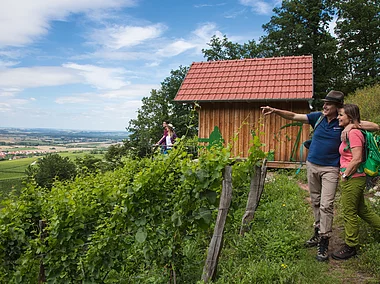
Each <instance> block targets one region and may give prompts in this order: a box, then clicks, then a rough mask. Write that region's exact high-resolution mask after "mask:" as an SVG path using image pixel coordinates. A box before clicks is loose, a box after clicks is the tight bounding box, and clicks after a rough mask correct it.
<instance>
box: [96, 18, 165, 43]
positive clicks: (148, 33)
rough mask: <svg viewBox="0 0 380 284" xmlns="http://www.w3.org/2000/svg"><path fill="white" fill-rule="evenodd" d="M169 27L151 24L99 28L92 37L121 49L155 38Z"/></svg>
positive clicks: (98, 41)
mask: <svg viewBox="0 0 380 284" xmlns="http://www.w3.org/2000/svg"><path fill="white" fill-rule="evenodd" d="M166 29H167V27H166V26H165V25H162V24H156V25H150V26H145V27H143V26H113V27H109V28H106V29H104V30H97V31H95V32H94V33H93V34H92V35H91V38H92V39H93V40H95V42H96V43H98V44H100V45H102V46H106V47H108V48H111V49H121V48H125V47H132V46H136V45H139V44H142V43H143V42H145V41H148V40H151V39H155V38H157V37H159V36H161V34H162V33H163V32H164V31H165V30H166Z"/></svg>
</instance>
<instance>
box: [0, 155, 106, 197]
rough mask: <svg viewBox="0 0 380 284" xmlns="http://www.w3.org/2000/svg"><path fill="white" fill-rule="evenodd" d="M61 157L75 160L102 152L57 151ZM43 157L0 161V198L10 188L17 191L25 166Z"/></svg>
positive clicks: (20, 185) (19, 188) (19, 187)
mask: <svg viewBox="0 0 380 284" xmlns="http://www.w3.org/2000/svg"><path fill="white" fill-rule="evenodd" d="M58 154H59V155H61V156H62V157H68V158H69V159H70V160H72V161H75V159H76V158H84V157H85V156H86V155H91V156H95V157H97V158H103V156H104V155H103V154H90V151H75V152H62V153H58ZM41 158H43V156H40V157H33V158H22V159H17V160H7V161H0V200H1V199H2V198H3V196H5V195H6V194H8V193H9V192H10V191H11V190H13V189H14V190H16V191H19V190H21V187H22V178H23V177H25V176H26V175H25V170H26V168H27V167H28V166H29V165H31V164H32V163H34V162H36V161H37V160H38V159H41Z"/></svg>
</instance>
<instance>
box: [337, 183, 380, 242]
mask: <svg viewBox="0 0 380 284" xmlns="http://www.w3.org/2000/svg"><path fill="white" fill-rule="evenodd" d="M365 181H366V178H365V177H357V178H351V179H349V180H347V181H341V182H340V187H341V189H342V196H341V200H342V205H343V217H344V231H345V241H346V244H347V245H349V246H350V247H354V246H357V245H358V244H359V220H358V216H359V217H360V218H362V219H363V220H364V221H366V222H367V223H368V224H370V225H371V226H372V227H374V228H375V229H376V230H379V231H380V217H379V216H378V215H377V214H376V213H375V212H374V211H373V210H372V208H371V206H369V205H368V204H366V203H365V201H364V193H363V192H364V189H365Z"/></svg>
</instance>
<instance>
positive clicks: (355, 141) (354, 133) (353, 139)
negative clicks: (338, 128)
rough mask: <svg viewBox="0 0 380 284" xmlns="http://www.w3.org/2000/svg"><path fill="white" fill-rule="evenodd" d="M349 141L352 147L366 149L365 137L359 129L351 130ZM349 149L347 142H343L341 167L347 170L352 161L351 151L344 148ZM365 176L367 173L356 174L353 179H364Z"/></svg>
mask: <svg viewBox="0 0 380 284" xmlns="http://www.w3.org/2000/svg"><path fill="white" fill-rule="evenodd" d="M348 140H350V147H351V148H355V147H364V136H363V133H362V132H361V131H360V130H359V129H351V131H350V132H349V133H348ZM346 147H347V141H343V142H342V143H341V144H340V146H339V154H340V167H341V168H347V166H348V164H349V163H350V161H351V160H352V153H351V150H350V149H349V148H348V147H347V150H344V148H346ZM362 176H365V173H354V174H353V175H352V177H362Z"/></svg>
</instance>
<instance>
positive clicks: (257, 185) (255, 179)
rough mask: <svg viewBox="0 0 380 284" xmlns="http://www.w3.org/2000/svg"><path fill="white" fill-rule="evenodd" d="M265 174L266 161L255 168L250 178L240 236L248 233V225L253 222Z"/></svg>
mask: <svg viewBox="0 0 380 284" xmlns="http://www.w3.org/2000/svg"><path fill="white" fill-rule="evenodd" d="M266 174H267V166H266V160H264V161H263V165H262V166H261V167H259V166H255V174H254V175H253V176H252V178H251V184H250V189H249V194H248V200H247V206H246V209H245V213H244V215H243V218H242V221H241V227H240V235H244V233H246V232H247V231H249V224H250V222H251V221H252V220H253V217H254V215H255V211H256V208H257V206H258V205H259V201H260V198H261V194H262V193H263V189H264V183H265V177H266Z"/></svg>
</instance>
